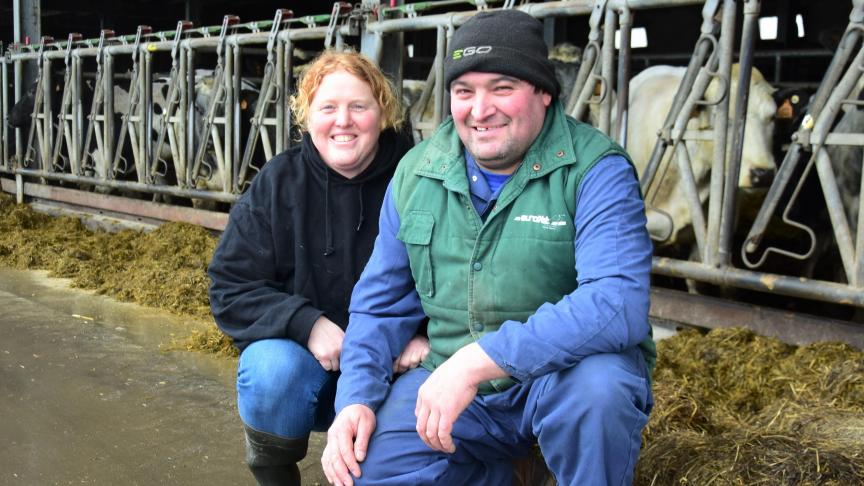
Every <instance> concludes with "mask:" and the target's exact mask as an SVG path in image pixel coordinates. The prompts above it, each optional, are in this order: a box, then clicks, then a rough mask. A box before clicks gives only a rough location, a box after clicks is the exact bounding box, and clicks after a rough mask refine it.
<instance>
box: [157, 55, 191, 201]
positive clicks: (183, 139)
mask: <svg viewBox="0 0 864 486" xmlns="http://www.w3.org/2000/svg"><path fill="white" fill-rule="evenodd" d="M187 54H188V51H187V50H186V49H182V48H181V49H178V53H177V55H178V56H180V58H179V60H178V74H177V81H176V82H177V89H178V90H179V91H180V96H179V99H178V101H177V108H176V109H175V110H174V116H175V117H177V120H178V121H177V125H170V123H171V120H168V119H166V120H165V121H164V123H166V124H169V125H168V127H167V128H168V129H169V130H172V131H173V133H174V134H175V135H176V137H177V143H176V145H177V159H178V160H175V161H174V172H175V174H174V176H175V177H176V179H177V182H176V184H177V186H178V187H186V184H185V177H186V174H184V173H182V172H183V169H184V168H186V167H188V166H189V159H190V158H191V157H192V156H191V155H190V154H191V153H192V152H191V151H190V149H189V143H190V142H189V140H191V138H192V137H191V136H189V130H188V126H189V112H188V110H187V109H186V107H187V104H188V103H189V93H190V90H189V86H188V78H189V73H188V70H189V65H188V64H187V62H186V56H187ZM194 75H195V73H192V76H194ZM175 127H176V128H175ZM178 168H179V169H181V170H178Z"/></svg>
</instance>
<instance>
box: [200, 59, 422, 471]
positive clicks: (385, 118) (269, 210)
mask: <svg viewBox="0 0 864 486" xmlns="http://www.w3.org/2000/svg"><path fill="white" fill-rule="evenodd" d="M291 108H292V111H293V113H294V117H295V121H296V122H297V124H298V125H299V126H300V128H301V132H302V133H303V137H302V141H301V143H300V144H299V145H298V146H296V147H293V148H291V149H290V150H288V151H286V152H284V153H282V154H280V155H278V156H276V157H275V158H273V159H272V160H271V161H269V162H268V163H267V164H266V165H265V166H264V168H263V169H262V171H261V173H260V174H258V176H257V177H255V180H254V182H253V183H252V186H251V187H250V188H249V190H248V191H247V192H246V193H245V194H244V195H243V196H242V197H240V199H239V200H238V201H237V203H236V204H235V205H234V207H233V209H232V210H231V216H230V220H229V222H228V226H227V227H226V228H225V233H224V234H223V235H222V239H221V240H220V242H219V246H218V247H217V248H216V252H215V254H214V256H213V260H212V263H211V264H210V268H209V271H208V273H209V275H210V278H211V280H212V285H211V287H210V303H211V307H212V310H213V315H214V317H215V318H216V323H217V324H218V325H219V327H220V328H221V329H222V330H223V331H224V332H225V333H226V334H228V335H229V336H231V337H232V338H233V339H234V343H235V344H236V345H237V347H238V348H240V350H241V355H240V362H239V365H238V371H237V396H238V398H237V403H238V408H239V411H240V418H241V419H242V420H243V423H244V426H245V430H246V451H247V454H246V460H247V463H248V464H249V468H250V469H251V470H252V473H253V474H254V476H255V478H256V479H257V480H258V482H259V483H260V484H300V475H299V470H298V468H297V464H296V463H297V462H298V461H300V460H301V459H302V458H303V457H304V456H305V455H306V449H307V444H308V438H309V433H310V432H311V431H312V430H322V431H323V430H326V429H327V427H328V426H329V424H330V422H331V421H332V420H333V415H334V410H333V400H334V395H335V389H336V381H337V378H338V373H337V371H338V370H339V353H340V351H341V349H342V339H343V337H344V331H345V328H346V326H347V325H348V303H349V300H350V297H351V290H352V288H353V286H354V284H355V283H356V282H357V280H358V278H359V277H360V273H361V272H362V270H363V267H364V266H365V265H366V261H367V260H368V259H369V256H370V254H371V253H372V246H373V243H374V240H375V237H376V235H377V233H378V213H379V210H380V207H381V202H382V200H383V198H384V192H385V190H386V188H387V184H388V183H389V181H390V177H391V176H392V174H393V170H394V169H395V167H396V164H397V162H398V161H399V159H400V158H401V157H402V155H403V154H405V152H407V151H408V149H409V148H410V147H411V141H410V137H409V136H408V135H407V134H405V133H404V132H401V131H400V130H399V129H400V128H401V125H402V117H401V110H400V108H399V103H398V101H397V98H396V95H395V94H394V91H393V89H392V88H391V86H390V84H389V83H388V81H387V79H386V78H385V77H384V76H383V74H382V73H381V72H380V71H379V70H378V68H377V67H375V65H374V64H372V63H371V62H370V61H369V60H368V59H366V58H365V57H363V56H362V55H360V54H358V53H354V52H325V53H324V54H322V55H321V56H320V57H319V58H317V59H316V60H315V61H314V62H313V63H312V64H311V65H310V66H309V68H308V69H307V71H306V72H305V74H304V75H303V77H302V78H301V80H300V82H299V89H298V92H297V95H296V96H294V97H293V98H292V99H291ZM427 352H428V342H427V341H426V340H425V338H422V337H418V338H415V340H414V341H412V342H411V344H409V345H408V347H407V348H406V350H405V351H404V352H403V353H402V356H400V357H399V358H398V359H397V361H396V364H395V365H394V368H400V369H403V370H404V368H406V367H409V366H411V367H413V366H416V365H417V364H419V361H420V360H421V359H422V358H423V357H425V353H427Z"/></svg>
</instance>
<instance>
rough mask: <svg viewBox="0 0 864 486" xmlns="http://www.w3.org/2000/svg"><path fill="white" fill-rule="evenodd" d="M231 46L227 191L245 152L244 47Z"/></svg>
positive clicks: (236, 44) (235, 178)
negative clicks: (242, 123)
mask: <svg viewBox="0 0 864 486" xmlns="http://www.w3.org/2000/svg"><path fill="white" fill-rule="evenodd" d="M229 46H230V48H233V49H234V69H233V70H232V72H231V78H230V79H231V80H232V81H233V83H234V99H233V100H232V102H231V109H232V115H231V116H232V117H233V120H232V122H233V123H231V138H232V151H231V157H230V159H228V162H227V166H226V168H225V169H226V172H227V173H226V174H225V178H226V179H227V180H226V182H227V183H228V184H227V185H226V186H225V187H226V189H225V190H226V191H230V190H231V189H232V188H233V187H234V182H235V181H236V180H237V176H238V171H239V169H240V161H241V160H242V159H241V158H240V157H241V156H242V155H241V154H242V153H243V152H242V151H241V150H240V149H241V147H240V143H241V138H240V135H241V134H240V94H241V93H242V91H241V84H240V75H241V74H242V73H241V71H242V70H243V67H242V66H243V48H242V47H241V46H240V44H238V43H236V42H234V43H231V44H229ZM264 94H265V93H261V94H260V95H261V96H263V95H264ZM263 102H264V100H259V103H263ZM262 128H263V129H264V130H267V127H266V126H265V127H262Z"/></svg>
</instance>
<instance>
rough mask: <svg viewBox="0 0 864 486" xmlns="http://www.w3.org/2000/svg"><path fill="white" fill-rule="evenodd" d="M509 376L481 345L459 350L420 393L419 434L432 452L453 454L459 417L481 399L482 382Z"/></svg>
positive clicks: (434, 373)
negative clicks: (452, 435)
mask: <svg viewBox="0 0 864 486" xmlns="http://www.w3.org/2000/svg"><path fill="white" fill-rule="evenodd" d="M505 376H507V373H505V372H504V370H502V369H501V368H499V367H498V365H496V364H495V362H494V361H492V358H490V357H489V355H487V354H486V352H485V351H483V349H482V348H481V347H480V345H479V344H477V343H472V344H469V345H468V346H465V347H464V348H462V349H460V350H459V351H457V352H456V353H455V354H453V356H451V357H450V359H448V360H447V361H445V362H444V363H443V364H442V365H441V366H439V367H438V368H437V369H436V370H435V371H434V372H433V373H432V374H431V375H429V378H427V379H426V382H425V383H423V385H422V386H421V387H420V389H419V390H418V391H417V406H416V407H415V408H414V414H415V415H416V416H417V433H418V434H419V435H420V438H421V439H422V440H423V442H425V443H426V445H428V446H429V447H431V448H432V449H435V450H438V451H441V452H447V453H451V454H452V453H453V452H456V446H455V445H454V444H453V438H452V437H451V435H450V434H451V432H452V431H453V424H454V423H455V422H456V419H457V418H458V417H459V414H461V413H462V411H463V410H465V409H466V408H467V407H468V405H469V404H470V403H471V401H472V400H474V397H475V396H477V387H478V386H479V384H480V383H482V382H484V381H486V380H491V379H494V378H503V377H505Z"/></svg>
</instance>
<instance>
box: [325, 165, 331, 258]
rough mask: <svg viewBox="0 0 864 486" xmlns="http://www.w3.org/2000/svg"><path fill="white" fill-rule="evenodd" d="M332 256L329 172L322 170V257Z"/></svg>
mask: <svg viewBox="0 0 864 486" xmlns="http://www.w3.org/2000/svg"><path fill="white" fill-rule="evenodd" d="M332 254H333V230H332V229H331V228H330V171H329V170H326V169H325V170H324V256H329V255H332Z"/></svg>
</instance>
